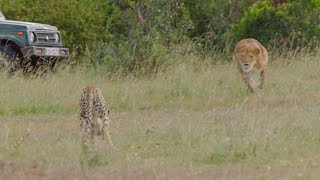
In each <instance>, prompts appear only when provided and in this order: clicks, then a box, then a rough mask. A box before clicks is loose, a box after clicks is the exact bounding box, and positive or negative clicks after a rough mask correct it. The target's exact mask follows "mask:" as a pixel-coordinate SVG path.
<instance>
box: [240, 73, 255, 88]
mask: <svg viewBox="0 0 320 180" xmlns="http://www.w3.org/2000/svg"><path fill="white" fill-rule="evenodd" d="M240 74H241V77H242V79H243V81H244V82H245V84H246V85H247V87H248V88H249V90H250V92H251V93H255V89H254V88H253V87H252V85H251V84H250V80H249V78H248V77H247V75H246V74H245V73H244V72H243V71H241V70H240Z"/></svg>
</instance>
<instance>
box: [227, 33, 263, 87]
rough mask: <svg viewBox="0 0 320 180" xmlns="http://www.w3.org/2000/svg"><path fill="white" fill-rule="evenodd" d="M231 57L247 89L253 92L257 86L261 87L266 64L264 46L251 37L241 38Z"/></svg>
mask: <svg viewBox="0 0 320 180" xmlns="http://www.w3.org/2000/svg"><path fill="white" fill-rule="evenodd" d="M232 58H233V62H234V63H235V64H236V65H237V67H238V69H239V71H240V74H241V76H242V79H243V80H244V82H245V83H246V85H247V86H248V88H249V90H250V91H251V92H253V93H254V92H256V90H257V88H260V89H262V88H263V86H264V81H265V69H266V68H267V64H268V52H267V50H266V48H264V47H263V46H262V45H261V44H260V43H259V42H258V41H257V40H255V39H253V38H249V39H242V40H241V41H239V42H238V43H237V45H236V47H235V49H234V52H233V57H232Z"/></svg>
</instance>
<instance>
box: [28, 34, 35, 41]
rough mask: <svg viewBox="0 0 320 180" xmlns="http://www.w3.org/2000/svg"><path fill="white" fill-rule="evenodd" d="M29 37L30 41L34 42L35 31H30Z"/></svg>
mask: <svg viewBox="0 0 320 180" xmlns="http://www.w3.org/2000/svg"><path fill="white" fill-rule="evenodd" d="M29 38H30V42H31V43H34V42H35V41H36V35H35V33H34V32H31V33H30V36H29Z"/></svg>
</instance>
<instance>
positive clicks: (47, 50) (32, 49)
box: [21, 46, 69, 58]
mask: <svg viewBox="0 0 320 180" xmlns="http://www.w3.org/2000/svg"><path fill="white" fill-rule="evenodd" d="M21 52H22V54H23V56H24V57H57V58H67V57H69V49H68V48H61V47H39V46H28V47H24V48H21Z"/></svg>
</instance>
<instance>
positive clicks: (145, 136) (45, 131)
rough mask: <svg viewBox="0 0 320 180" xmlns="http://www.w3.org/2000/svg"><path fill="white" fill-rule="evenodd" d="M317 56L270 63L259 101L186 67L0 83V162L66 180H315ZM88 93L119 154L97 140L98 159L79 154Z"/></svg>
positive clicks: (235, 80)
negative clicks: (100, 97) (86, 177)
mask: <svg viewBox="0 0 320 180" xmlns="http://www.w3.org/2000/svg"><path fill="white" fill-rule="evenodd" d="M319 57H320V56H317V55H313V56H311V55H308V54H304V55H301V56H299V55H297V56H294V57H290V58H284V57H281V58H276V57H273V58H272V60H273V61H271V62H270V66H269V69H268V71H267V83H266V88H265V89H264V90H263V91H261V92H260V94H259V96H252V95H251V94H250V93H249V92H248V90H247V89H246V87H245V85H244V83H243V82H242V81H241V78H240V75H239V74H238V72H237V70H235V69H234V68H232V67H231V66H229V65H208V64H201V63H200V64H199V65H194V64H193V65H192V63H189V62H186V63H181V64H177V65H175V66H172V67H170V68H168V70H167V72H166V73H163V74H160V73H159V74H157V75H154V76H153V77H149V78H132V77H128V78H122V79H110V78H107V77H105V76H97V75H95V74H94V73H88V72H80V71H79V72H74V73H68V72H66V71H60V72H58V73H57V74H55V75H47V76H45V77H43V78H26V77H21V76H19V75H17V76H15V77H13V78H5V77H2V78H1V89H0V91H1V92H0V99H1V101H0V123H1V126H0V140H1V142H0V162H14V163H18V164H20V163H22V164H23V163H26V164H27V165H26V166H28V165H29V164H30V163H31V162H32V163H36V164H41V165H42V166H44V167H47V168H48V169H50V168H51V169H53V170H52V172H53V174H55V175H56V174H59V172H61V170H60V169H59V167H63V168H66V167H69V168H71V170H70V172H77V171H78V170H79V168H80V167H90V168H98V169H95V170H97V171H98V170H99V168H105V169H107V170H108V171H110V169H112V168H120V169H122V170H123V169H129V171H127V170H125V171H120V172H122V173H124V174H130V173H132V171H130V169H135V168H140V169H142V171H143V172H142V173H146V174H148V173H150V172H153V171H154V169H153V168H151V167H156V169H158V170H159V171H161V172H168V174H167V175H168V176H170V175H173V176H174V175H176V174H177V173H178V174H180V175H181V173H182V174H184V173H185V172H190V173H191V172H194V173H195V172H197V171H198V170H199V169H200V170H201V172H202V170H203V171H205V172H216V171H219V172H220V171H222V172H225V171H228V172H229V175H230V176H228V175H227V177H243V178H244V179H245V177H252V175H257V174H258V176H257V177H256V176H253V177H256V178H262V179H264V178H266V179H270V178H274V177H284V178H289V179H292V178H294V179H295V178H298V179H299V178H302V177H303V179H304V178H307V179H309V178H311V179H316V177H319V175H320V174H319V173H318V172H320V171H318V170H319V163H320V155H319V149H320V121H319V117H320V111H319V110H320V106H319V103H320V92H319V89H320V78H319V77H320V71H319V65H320V61H318V60H317V59H318V58H319ZM196 60H197V59H194V61H196ZM88 84H95V85H97V86H98V87H100V88H101V89H102V91H103V94H104V97H105V99H106V101H107V103H108V104H109V105H110V107H111V117H112V119H113V123H112V125H111V126H112V128H111V132H112V139H113V141H114V144H115V145H116V146H117V147H118V148H119V149H120V150H119V152H115V151H113V150H112V149H111V148H110V145H109V144H108V142H107V141H106V142H101V140H99V139H97V141H98V142H99V143H97V145H96V147H95V150H94V151H92V152H91V153H90V154H82V153H81V148H80V134H79V133H80V132H79V120H78V108H79V107H78V100H79V94H80V90H81V88H82V87H84V86H85V85H88ZM154 164H156V165H154ZM153 165H154V166H153ZM10 167H11V166H10ZM165 167H170V168H171V169H176V168H177V167H183V168H186V169H188V168H189V169H191V170H182V171H180V169H176V170H174V172H172V171H171V170H163V169H161V168H165ZM239 167H242V168H241V170H239ZM14 168H17V169H19V168H20V169H22V170H21V171H23V172H25V171H26V170H25V167H24V166H23V168H21V167H20V165H15V166H14ZM150 168H151V169H150ZM243 168H244V169H243ZM270 169H271V170H270ZM0 171H4V170H3V168H2V169H1V166H0ZM39 171H40V170H39ZM87 172H90V169H89V170H88V171H87ZM175 172H176V173H175ZM183 172H184V173H183ZM265 172H266V173H265ZM100 173H101V172H100ZM71 174H72V173H71ZM101 174H103V173H101ZM120 174H121V173H120ZM200 174H201V173H200ZM204 174H206V173H204ZM217 174H218V175H217V176H216V177H218V178H219V177H220V178H221V177H223V176H221V175H220V176H219V173H217ZM29 175H30V174H29ZM51 175H52V174H51ZM73 175H74V176H75V177H77V173H75V174H73ZM73 175H72V176H73ZM129 176H130V175H129ZM3 177H6V176H4V175H3ZM70 177H71V175H70ZM153 177H154V176H153ZM191 177H201V175H199V174H198V175H197V176H191ZM205 177H211V176H205ZM241 179H242V178H241Z"/></svg>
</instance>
